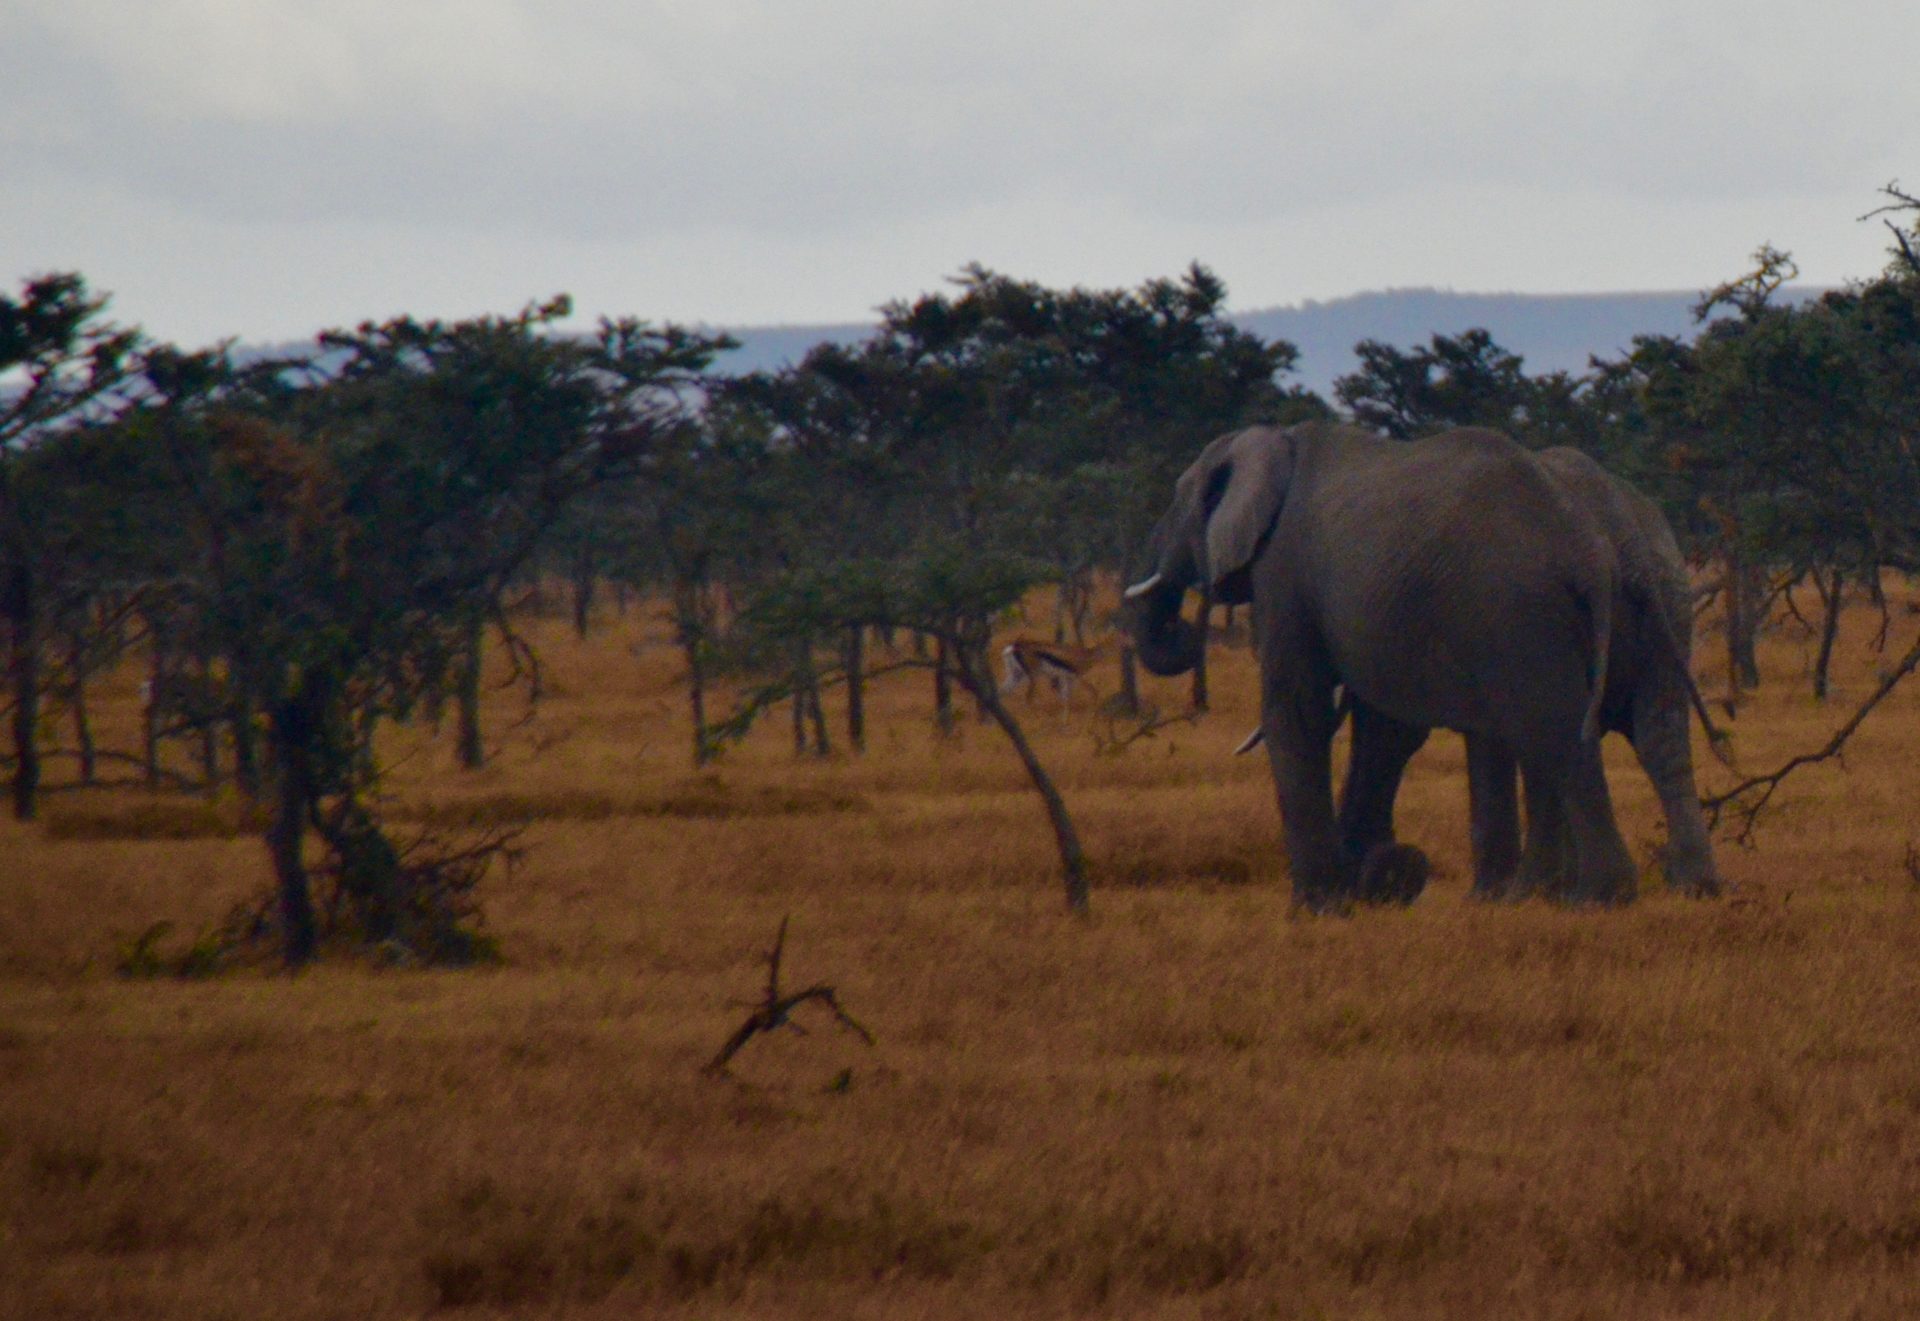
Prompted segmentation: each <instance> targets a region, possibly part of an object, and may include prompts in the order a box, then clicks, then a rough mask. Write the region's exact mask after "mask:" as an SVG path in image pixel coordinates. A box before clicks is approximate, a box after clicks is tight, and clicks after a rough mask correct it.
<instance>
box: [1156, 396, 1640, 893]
mask: <svg viewBox="0 0 1920 1321" xmlns="http://www.w3.org/2000/svg"><path fill="white" fill-rule="evenodd" d="M1148 563H1149V565H1150V568H1151V572H1152V574H1153V575H1156V576H1157V579H1156V580H1155V581H1154V582H1153V585H1152V586H1151V587H1150V588H1148V589H1146V590H1145V591H1139V592H1136V593H1135V594H1134V596H1133V597H1132V598H1131V600H1130V605H1129V609H1128V611H1127V617H1126V622H1127V628H1128V631H1129V633H1130V634H1131V635H1132V637H1133V640H1134V644H1135V647H1136V650H1137V651H1138V653H1139V656H1140V660H1141V663H1142V664H1144V665H1145V666H1146V667H1147V668H1148V669H1149V670H1150V671H1152V672H1153V673H1156V674H1179V673H1184V672H1185V671H1187V670H1190V669H1191V668H1192V667H1193V665H1194V663H1195V662H1196V660H1197V659H1198V656H1199V650H1200V637H1199V630H1198V628H1197V627H1196V626H1195V625H1193V624H1191V623H1188V622H1187V621H1185V620H1183V619H1182V618H1181V617H1180V606H1181V603H1182V599H1183V597H1184V596H1185V593H1186V591H1187V589H1188V588H1190V587H1195V586H1201V585H1205V586H1209V587H1210V588H1211V592H1212V599H1213V600H1215V601H1217V602H1226V603H1236V604H1237V603H1243V602H1248V601H1250V602H1251V603H1252V606H1253V636H1254V640H1255V647H1256V650H1257V654H1258V660H1259V667H1260V675H1261V717H1260V729H1261V733H1262V735H1263V736H1264V740H1265V742H1266V745H1267V753H1268V756H1269V758H1270V760H1271V762H1272V766H1273V778H1274V788H1275V792H1276V795H1277V797H1278V799H1279V803H1280V817H1281V825H1282V828H1283V831H1284V833H1285V836H1286V842H1287V855H1288V860H1289V866H1290V868H1291V871H1292V875H1293V889H1294V898H1295V901H1296V902H1298V903H1300V904H1302V905H1304V906H1306V907H1308V908H1311V909H1316V910H1326V909H1340V908H1343V907H1345V906H1346V905H1347V904H1348V903H1350V902H1351V901H1352V900H1354V899H1355V898H1357V897H1361V896H1362V895H1365V894H1368V893H1370V892H1371V890H1372V889H1373V882H1372V881H1370V880H1369V878H1368V877H1367V876H1366V875H1363V873H1362V867H1361V862H1362V860H1364V859H1367V858H1369V856H1370V855H1372V856H1378V855H1379V854H1380V853H1382V852H1384V851H1385V849H1386V848H1387V847H1388V846H1391V845H1392V843H1393V800H1394V796H1395V794H1396V793H1397V791H1398V789H1399V783H1400V775H1401V772H1402V771H1403V770H1404V768H1405V766H1406V763H1407V760H1408V758H1410V757H1411V756H1412V755H1413V753H1414V751H1415V750H1417V749H1418V748H1419V746H1420V745H1421V744H1422V743H1423V742H1425V740H1426V737H1427V732H1428V730H1429V729H1431V728H1434V727H1436V726H1437V727H1442V728H1448V729H1456V730H1460V731H1461V732H1463V733H1466V734H1469V735H1474V736H1479V737H1481V738H1483V739H1484V740H1485V742H1484V744H1483V749H1484V750H1485V751H1486V752H1487V754H1488V755H1487V756H1486V757H1484V758H1483V759H1482V760H1483V761H1485V762H1486V763H1487V765H1486V766H1485V768H1484V769H1485V770H1486V772H1487V776H1486V778H1487V790H1488V792H1489V793H1490V794H1496V793H1497V787H1496V781H1497V779H1498V777H1497V774H1496V772H1497V770H1498V769H1499V765H1501V764H1504V765H1505V766H1506V767H1507V768H1508V769H1507V779H1506V785H1507V790H1508V796H1509V798H1510V797H1511V786H1512V772H1511V767H1512V765H1514V764H1517V765H1518V766H1519V768H1520V771H1521V773H1522V775H1523V777H1524V780H1525V784H1526V786H1527V789H1526V792H1527V798H1528V804H1529V807H1530V809H1532V811H1530V814H1529V819H1530V820H1534V821H1538V822H1543V823H1549V824H1550V825H1551V828H1550V829H1543V830H1535V831H1531V832H1529V834H1528V837H1527V841H1526V847H1525V849H1524V851H1523V853H1522V856H1521V858H1520V860H1519V870H1520V871H1521V873H1522V874H1523V875H1527V876H1537V877H1542V878H1547V877H1553V878H1558V883H1559V884H1560V886H1561V893H1562V895H1563V897H1565V898H1568V899H1571V900H1574V901H1577V902H1592V903H1618V902H1624V901H1626V900H1628V899H1630V898H1632V896H1633V890H1634V883H1635V869H1634V865H1633V860H1632V858H1631V857H1630V856H1629V855H1628V853H1627V849H1626V844H1625V842H1624V841H1623V840H1622V839H1621V838H1620V832H1619V828H1618V827H1617V826H1616V825H1615V823H1614V819H1613V809H1612V804H1611V801H1610V799H1609V797H1608V793H1607V783H1606V776H1605V774H1604V772H1603V770H1602V768H1601V764H1600V751H1599V730H1598V726H1599V722H1600V719H1601V717H1602V715H1603V708H1604V703H1603V701H1602V698H1603V697H1604V696H1605V693H1606V682H1607V674H1608V661H1609V656H1608V652H1609V649H1610V647H1611V643H1612V638H1613V635H1614V625H1613V619H1612V611H1613V604H1614V602H1615V600H1616V599H1618V592H1619V584H1618V573H1619V570H1618V566H1617V563H1616V559H1615V555H1614V551H1613V545H1612V542H1611V540H1610V539H1609V537H1608V536H1607V535H1606V532H1605V530H1604V529H1603V528H1602V527H1601V526H1600V525H1599V524H1598V522H1597V521H1596V520H1595V519H1594V518H1593V517H1592V516H1591V515H1590V514H1588V513H1586V512H1585V511H1584V510H1582V509H1581V508H1580V507H1579V506H1577V505H1576V504H1574V503H1573V502H1572V501H1571V500H1570V499H1568V497H1567V495H1566V493H1565V491H1564V490H1563V487H1562V484H1561V483H1560V482H1559V481H1557V480H1555V478H1554V477H1553V475H1552V474H1551V472H1550V471H1549V469H1548V468H1547V467H1545V466H1544V465H1543V464H1542V463H1541V461H1540V460H1539V459H1538V458H1537V457H1535V456H1534V455H1531V454H1529V453H1528V452H1527V451H1525V450H1523V449H1522V448H1520V447H1519V446H1518V445H1516V444H1515V443H1514V442H1513V441H1512V440H1510V439H1508V438H1507V437H1505V436H1502V435H1500V434H1499V433H1497V432H1490V431H1477V430H1462V431H1453V432H1447V433H1445V434H1443V435H1440V436H1434V437H1431V438H1429V439H1426V440H1421V441H1415V442H1412V443H1407V442H1403V441H1392V440H1385V439H1382V438H1379V437H1376V436H1374V435H1373V434H1371V433H1369V432H1365V431H1361V430H1359V429H1357V428H1353V427H1346V426H1340V425H1338V424H1332V423H1309V424H1306V425H1304V426H1299V427H1292V428H1287V429H1284V430H1282V429H1277V428H1254V429H1251V430H1248V431H1242V432H1238V433H1235V434H1233V435H1230V436H1223V437H1221V438H1220V439H1219V440H1216V441H1214V442H1213V443H1212V444H1211V445H1209V446H1208V447H1207V448H1206V450H1205V451H1203V452H1202V454H1201V456H1200V458H1199V459H1198V460H1196V461H1195V462H1194V464H1193V465H1192V466H1191V467H1190V468H1188V469H1187V471H1186V472H1185V473H1184V474H1182V476H1181V477H1180V480H1179V482H1178V483H1177V484H1176V486H1175V491H1174V498H1173V503H1172V505H1171V506H1170V507H1169V508H1168V510H1167V512H1166V514H1165V515H1164V516H1163V517H1162V519H1161V521H1160V524H1159V526H1158V527H1157V528H1156V529H1155V531H1154V536H1153V539H1152V541H1151V543H1150V545H1149V554H1148ZM1336 686H1344V687H1345V689H1346V692H1347V694H1348V700H1349V705H1350V707H1351V710H1352V714H1353V720H1354V737H1353V756H1352V759H1351V761H1350V764H1349V767H1348V772H1347V779H1346V785H1345V788H1344V790H1343V792H1342V796H1341V803H1340V807H1339V810H1338V813H1337V814H1336V812H1335V809H1334V805H1333V796H1332V783H1331V779H1332V776H1331V759H1330V745H1331V742H1332V738H1333V733H1334V729H1335V727H1336V726H1337V724H1338V719H1339V711H1338V709H1337V708H1336V706H1335V702H1334V690H1335V688H1336ZM1502 759H1507V760H1504V761H1503V760H1502ZM1485 802H1486V804H1487V816H1488V820H1489V823H1490V825H1489V842H1490V843H1491V842H1494V841H1493V839H1492V837H1493V835H1494V834H1496V833H1498V832H1497V831H1496V830H1494V828H1493V826H1492V824H1491V823H1493V822H1496V821H1503V820H1505V819H1506V818H1505V816H1504V815H1503V814H1502V813H1500V812H1498V811H1497V810H1496V804H1497V803H1498V799H1497V798H1496V797H1489V798H1487V799H1486V800H1485Z"/></svg>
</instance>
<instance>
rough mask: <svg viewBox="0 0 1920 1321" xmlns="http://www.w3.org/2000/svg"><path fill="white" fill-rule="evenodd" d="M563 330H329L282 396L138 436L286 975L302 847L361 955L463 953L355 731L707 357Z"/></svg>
mask: <svg viewBox="0 0 1920 1321" xmlns="http://www.w3.org/2000/svg"><path fill="white" fill-rule="evenodd" d="M567 311H568V304H567V302H566V300H565V299H564V298H560V299H555V300H553V301H551V302H549V303H547V304H545V305H543V306H539V307H531V308H528V309H526V310H525V311H523V312H521V313H520V314H519V315H517V316H513V317H483V318H478V319H474V320H470V321H462V322H457V323H453V324H442V323H439V322H424V323H423V322H417V321H414V320H412V319H411V318H402V319H399V320H396V321H391V322H388V323H386V324H384V325H378V326H375V325H363V326H361V327H359V328H358V329H357V330H355V331H352V332H332V333H329V334H327V335H324V336H322V337H321V341H320V343H321V347H322V349H323V350H324V352H325V355H326V356H325V358H324V359H323V360H322V361H321V362H319V363H318V364H317V365H315V366H312V367H310V368H308V369H307V370H306V371H305V373H304V375H303V376H302V378H301V379H300V380H299V381H298V382H297V384H298V385H299V387H300V388H297V389H293V390H290V391H287V392H286V393H284V394H282V395H279V396H266V395H256V396H254V397H251V398H249V397H245V396H241V395H238V394H233V395H223V396H218V397H217V399H216V404H215V406H210V407H207V408H205V409H203V410H200V411H199V412H198V414H197V415H196V416H195V417H193V418H192V419H190V424H184V423H183V424H180V425H173V426H168V427H164V428H158V429H157V430H156V435H158V436H159V437H160V438H161V440H162V442H163V443H164V444H165V445H167V446H168V448H169V453H170V459H171V464H172V468H173V470H174V471H175V472H176V473H177V474H178V475H179V477H178V480H179V482H180V484H181V488H182V495H183V496H184V497H185V498H184V500H183V504H184V506H185V507H186V508H188V509H190V510H191V511H192V523H193V526H192V529H191V531H192V536H193V541H192V560H193V577H194V580H195V590H196V592H197V593H198V595H199V597H200V599H201V601H202V602H203V603H204V604H203V607H202V608H203V610H204V613H205V618H206V627H207V629H208V631H209V634H210V636H211V638H212V639H213V645H214V646H215V647H216V649H217V651H218V653H219V654H220V655H221V656H222V657H223V658H224V659H225V661H226V662H227V665H228V668H229V670H230V672H231V673H232V674H233V675H234V676H235V678H236V681H237V682H239V683H241V684H243V685H244V686H245V688H246V690H247V692H248V694H249V697H250V701H251V704H252V706H253V707H254V709H256V710H258V711H259V712H260V713H261V719H262V722H263V729H264V735H265V750H266V761H267V767H268V772H269V774H268V779H269V780H270V781H271V784H272V796H271V801H270V804H269V811H268V814H267V815H268V823H267V826H266V831H265V834H266V843H267V846H268V850H269V853H270V855H271V857H272V861H273V868H274V874H275V878H276V886H277V896H278V901H277V906H278V914H279V924H280V933H281V936H282V939H283V942H284V953H285V957H286V961H287V963H288V964H289V965H290V966H296V967H297V966H299V965H301V964H303V963H305V962H306V961H308V960H309V959H310V958H312V957H313V955H314V953H315V950H316V946H317V940H318V936H319V930H318V925H317V920H316V913H315V906H314V902H313V897H312V893H311V885H310V879H309V873H308V868H307V861H306V857H305V843H306V840H307V838H308V834H309V832H310V831H313V832H317V834H318V835H319V837H320V839H321V841H322V843H323V846H324V848H325V850H326V853H327V858H328V866H329V867H330V869H331V871H332V873H333V875H334V877H335V879H336V884H337V885H338V887H339V888H340V890H341V891H342V893H343V894H344V895H345V897H346V898H347V899H348V900H349V901H350V904H351V906H352V908H353V910H354V911H355V913H356V914H357V916H358V919H359V924H360V929H361V930H362V932H363V933H364V934H365V935H366V936H368V937H369V938H371V939H374V940H381V939H398V940H401V941H403V942H405V943H408V944H410V945H412V946H414V947H415V948H416V949H417V950H418V951H419V952H420V953H422V954H423V955H426V956H429V957H440V958H456V959H457V958H459V957H461V956H462V955H463V954H465V953H470V952H471V950H472V948H473V947H472V943H471V938H470V937H469V936H467V935H466V934H464V933H463V932H462V931H461V930H460V929H459V928H458V926H457V923H455V922H453V921H451V920H449V918H450V915H449V914H448V913H447V912H446V911H444V910H442V909H437V908H435V907H434V903H435V901H436V900H437V898H438V897H439V896H438V895H437V894H436V893H435V892H434V891H433V888H432V883H433V882H434V881H435V880H436V879H437V878H439V877H440V876H441V875H442V873H439V872H436V871H435V870H434V866H433V860H432V859H430V858H429V859H427V860H426V861H424V862H420V861H417V860H416V861H413V862H409V861H408V860H406V859H405V858H403V854H402V851H401V850H400V849H398V848H397V847H396V846H395V845H394V844H393V843H392V842H391V841H390V840H389V839H388V837H387V835H386V833H385V831H384V829H383V827H382V826H381V824H380V823H379V821H378V819H377V815H376V812H375V809H374V806H373V804H372V801H371V798H370V794H371V791H372V789H373V787H374V785H375V783H376V781H377V775H378V766H377V763H376V761H375V759H374V758H373V756H372V750H371V746H370V741H371V738H372V732H373V729H374V727H375V725H376V722H377V721H378V720H380V719H384V718H406V717H408V716H410V715H411V714H412V713H413V712H414V711H415V710H416V708H417V707H418V706H419V705H420V703H421V702H422V701H424V700H426V699H427V698H428V697H430V696H431V695H432V694H434V693H436V692H438V691H440V690H441V689H442V688H443V687H444V686H445V684H446V683H447V682H448V679H449V676H450V675H451V674H452V672H453V671H454V669H455V668H456V666H457V665H458V664H459V662H460V660H461V659H462V658H463V656H464V655H465V648H466V647H467V646H468V644H469V639H470V626H471V620H472V619H473V618H474V617H475V615H476V614H477V613H480V612H484V611H485V610H486V609H487V608H488V607H489V605H490V603H491V602H493V601H494V600H495V599H496V597H497V595H498V593H499V591H500V590H501V588H502V586H503V585H504V584H505V583H506V581H507V580H508V579H509V577H510V576H511V575H512V574H513V573H514V572H515V571H516V570H517V569H518V568H519V566H520V565H522V564H523V563H524V562H525V560H526V559H527V557H528V555H529V554H531V552H532V551H533V549H534V547H535V546H536V545H537V544H538V543H539V540H540V538H541V536H542V535H543V534H544V533H545V532H546V530H547V529H548V528H549V527H550V526H551V525H552V523H553V521H554V519H555V518H556V517H557V516H558V514H559V513H560V511H561V510H562V509H564V508H565V506H566V505H567V503H568V502H569V501H570V500H571V499H573V498H574V497H575V496H577V495H579V494H581V493H583V492H585V491H588V490H591V489H593V488H594V487H596V486H598V485H599V484H601V483H603V482H605V481H608V480H610V479H612V478H614V477H616V476H619V475H622V474H625V473H628V472H631V471H632V470H633V467H634V465H635V464H636V463H637V462H638V461H639V460H640V458H641V456H642V455H644V453H645V452H646V450H647V448H648V447H649V446H650V445H651V444H652V443H653V442H654V440H655V439H656V438H657V436H658V435H659V433H660V430H661V429H662V428H663V427H665V426H669V425H671V424H672V419H673V417H674V415H675V406H674V405H673V403H672V402H671V397H672V395H673V393H674V390H675V388H676V387H677V386H678V385H680V384H683V383H685V382H686V381H687V380H688V379H690V378H691V376H692V375H693V374H695V373H697V372H698V371H700V370H701V369H702V368H703V367H704V366H705V364H706V362H707V361H708V359H709V358H710V356H711V353H712V352H713V349H714V347H715V346H714V344H713V342H712V341H710V340H707V339H705V338H702V337H700V336H697V335H691V334H688V333H686V332H682V331H679V330H676V329H674V328H671V327H669V328H668V329H666V330H663V331H653V330H649V329H647V328H646V327H644V326H641V325H640V324H638V323H633V322H624V323H608V324H603V326H602V328H601V333H600V336H599V337H598V339H597V340H594V341H581V340H576V339H572V338H566V337H561V336H557V335H554V334H551V333H549V332H550V327H551V324H552V322H554V321H555V320H557V319H558V318H559V317H562V316H564V315H566V313H567ZM452 916H458V915H457V914H454V915H452Z"/></svg>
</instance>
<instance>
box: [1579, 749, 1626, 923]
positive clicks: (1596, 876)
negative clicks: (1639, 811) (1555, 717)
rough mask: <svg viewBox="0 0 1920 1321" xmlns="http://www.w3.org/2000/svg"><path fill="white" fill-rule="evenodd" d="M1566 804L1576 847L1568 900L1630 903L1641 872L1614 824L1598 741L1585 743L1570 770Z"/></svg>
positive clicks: (1589, 902) (1611, 802)
mask: <svg viewBox="0 0 1920 1321" xmlns="http://www.w3.org/2000/svg"><path fill="white" fill-rule="evenodd" d="M1563 801H1564V803H1565V806H1566V821H1567V830H1568V833H1569V834H1570V835H1571V837H1572V844H1573V848H1572V853H1571V862H1572V867H1571V874H1570V876H1569V877H1568V880H1569V886H1568V894H1567V897H1568V898H1569V899H1570V900H1572V901H1573V902H1574V903H1582V904H1625V903H1631V902H1632V901H1633V897H1634V892H1635V891H1636V890H1637V889H1638V888H1639V871H1638V869H1637V868H1636V867H1635V866H1634V864H1633V855H1632V854H1631V853H1629V852H1627V842H1626V841H1625V840H1624V839H1622V838H1621V837H1620V827H1619V825H1618V823H1616V822H1615V821H1614V817H1613V799H1612V796H1611V795H1610V794H1609V793H1608V792H1607V773H1606V768H1605V767H1604V766H1603V765H1602V764H1601V761H1600V745H1599V742H1598V740H1585V741H1582V743H1581V745H1580V750H1579V752H1578V753H1577V754H1576V755H1575V757H1574V759H1573V764H1572V765H1571V766H1569V767H1568V768H1567V777H1566V784H1565V793H1564V795H1563Z"/></svg>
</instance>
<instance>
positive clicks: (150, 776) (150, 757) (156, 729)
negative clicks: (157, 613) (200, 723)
mask: <svg viewBox="0 0 1920 1321" xmlns="http://www.w3.org/2000/svg"><path fill="white" fill-rule="evenodd" d="M147 645H148V648H149V654H148V656H147V681H146V683H145V685H144V686H143V687H144V691H145V694H146V700H145V701H144V702H143V703H142V704H141V708H142V709H141V712H140V741H141V751H142V752H143V754H144V755H145V758H146V763H147V788H149V789H155V788H158V787H159V785H160V706H161V701H160V696H161V694H162V693H163V692H165V691H166V682H167V671H166V661H165V657H166V650H165V648H164V646H163V645H162V643H161V640H160V635H159V633H157V632H155V633H153V634H152V636H151V640H150V641H149V642H148V644H147Z"/></svg>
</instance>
